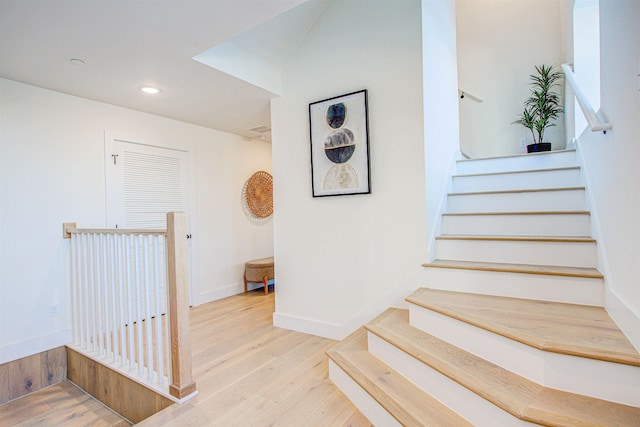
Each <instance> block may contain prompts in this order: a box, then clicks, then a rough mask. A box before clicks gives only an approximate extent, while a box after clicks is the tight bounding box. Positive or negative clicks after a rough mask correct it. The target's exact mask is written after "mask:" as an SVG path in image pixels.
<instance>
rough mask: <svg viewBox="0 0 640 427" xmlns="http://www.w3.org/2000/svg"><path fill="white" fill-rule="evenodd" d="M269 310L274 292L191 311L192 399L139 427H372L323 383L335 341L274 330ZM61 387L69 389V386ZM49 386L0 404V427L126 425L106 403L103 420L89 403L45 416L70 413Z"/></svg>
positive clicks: (66, 402)
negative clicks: (60, 407) (60, 408)
mask: <svg viewBox="0 0 640 427" xmlns="http://www.w3.org/2000/svg"><path fill="white" fill-rule="evenodd" d="M273 311H274V294H273V293H270V294H269V295H264V293H263V292H262V290H261V289H259V290H257V291H254V292H249V293H247V294H246V295H242V294H241V295H236V296H232V297H229V298H225V299H222V300H218V301H214V302H212V303H208V304H204V305H201V306H198V307H194V308H192V309H191V351H192V354H193V376H194V379H195V381H196V385H197V388H198V395H197V396H196V397H194V398H193V399H191V400H189V401H188V402H186V403H184V404H182V405H177V404H175V405H172V406H170V407H168V408H167V409H165V410H163V411H160V412H158V413H157V414H155V415H153V416H151V417H149V418H147V419H146V420H144V421H142V422H141V423H140V424H137V425H140V426H180V427H184V426H197V427H205V426H206V427H209V426H243V427H247V426H251V427H253V426H256V427H259V426H311V427H313V426H332V427H333V426H336V427H346V426H353V427H359V426H370V425H371V424H370V423H369V422H368V421H367V419H366V418H365V417H364V416H363V415H362V414H361V413H360V412H359V411H358V410H357V409H356V407H355V406H353V404H352V403H351V402H350V401H349V400H348V399H347V398H346V397H345V396H344V395H343V394H342V392H341V391H340V390H338V388H337V387H335V386H334V385H333V383H332V382H331V381H330V380H329V375H328V362H327V357H326V355H325V351H326V350H327V349H328V348H330V347H331V346H332V345H333V344H335V341H332V340H329V339H324V338H319V337H314V336H311V335H306V334H302V333H298V332H293V331H288V330H285V329H280V328H276V327H274V326H273V325H272V317H273ZM61 386H62V387H64V388H65V390H68V388H69V386H70V387H74V386H73V385H72V384H71V383H69V382H64V383H62V385H61ZM54 387H57V386H52V387H49V388H47V389H44V390H41V391H40V392H37V393H34V394H32V395H29V396H26V397H24V398H21V399H18V400H15V401H12V402H9V403H7V404H5V405H1V406H0V426H5V425H6V426H14V425H19V426H36V425H37V426H68V425H69V426H84V425H91V426H94V425H95V426H108V425H116V426H123V425H128V423H127V424H122V422H123V420H122V419H114V418H113V416H114V415H115V414H114V413H113V412H111V411H110V410H109V409H107V408H106V407H104V406H102V409H103V410H104V411H107V412H106V413H104V415H98V410H97V409H96V408H94V407H93V406H91V407H90V408H88V409H87V410H86V412H82V411H81V409H80V408H78V409H77V410H76V409H71V411H72V412H71V413H68V414H67V415H61V414H60V413H54V412H51V408H52V407H54V406H55V405H58V404H63V403H64V405H66V406H69V407H73V408H75V406H74V405H73V398H72V397H69V398H63V397H56V398H53V402H52V398H51V396H50V393H52V392H53V391H54ZM78 391H79V390H78ZM79 392H80V393H81V394H82V395H83V396H85V397H86V398H87V399H91V400H92V401H93V402H94V403H96V404H98V405H100V404H99V402H97V401H95V400H93V399H92V398H91V397H90V396H88V395H85V394H84V393H83V392H81V391H79ZM42 393H44V394H42ZM54 403H55V405H54ZM83 405H88V402H85V403H83ZM47 411H49V412H48V413H47ZM83 420H85V421H83Z"/></svg>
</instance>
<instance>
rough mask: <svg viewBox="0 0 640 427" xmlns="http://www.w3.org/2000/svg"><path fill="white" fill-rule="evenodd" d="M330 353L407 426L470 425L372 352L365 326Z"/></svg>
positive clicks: (338, 363)
mask: <svg viewBox="0 0 640 427" xmlns="http://www.w3.org/2000/svg"><path fill="white" fill-rule="evenodd" d="M327 356H328V357H329V358H330V359H331V360H333V361H334V362H335V363H336V364H337V365H338V366H339V367H340V368H341V369H342V370H343V371H344V372H345V373H346V374H347V375H349V377H351V379H353V380H354V381H355V382H356V383H358V384H359V385H360V386H361V387H362V388H363V389H364V390H365V391H366V392H367V393H368V394H369V395H370V396H371V397H372V398H373V399H375V400H376V401H377V402H378V403H379V404H380V405H381V406H382V407H383V408H385V410H387V412H389V413H390V414H391V415H392V416H393V417H394V418H395V419H396V420H398V422H400V423H401V424H402V425H404V426H425V425H433V426H439V427H440V426H442V427H446V426H451V427H454V426H471V424H470V423H468V422H467V421H465V420H464V419H463V418H461V417H460V416H459V415H457V414H456V413H455V412H453V411H451V410H450V409H449V408H447V407H446V406H444V405H442V404H441V403H440V402H438V401H437V400H436V399H434V398H433V397H431V396H430V395H428V394H427V393H425V392H424V391H423V390H421V389H419V388H418V387H416V386H415V385H414V384H413V383H411V382H410V381H408V380H406V379H405V378H404V377H403V376H402V375H400V374H398V373H397V372H395V371H394V370H393V369H391V368H389V367H388V366H387V365H385V364H384V363H382V362H380V361H379V360H378V359H377V358H376V357H375V356H373V355H372V354H371V353H369V352H368V351H367V334H366V331H365V330H364V329H363V328H361V329H359V330H358V331H356V332H355V333H353V334H352V335H350V336H349V337H347V338H346V339H345V340H343V341H342V342H340V343H338V344H337V345H336V346H334V347H333V348H332V349H331V350H329V351H327Z"/></svg>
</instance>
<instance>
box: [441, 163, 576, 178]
mask: <svg viewBox="0 0 640 427" xmlns="http://www.w3.org/2000/svg"><path fill="white" fill-rule="evenodd" d="M564 170H580V166H563V167H557V168H544V169H516V170H511V171H500V172H477V173H464V174H456V175H453V178H467V177H473V176H491V175H511V174H521V173H532V172H553V171H564Z"/></svg>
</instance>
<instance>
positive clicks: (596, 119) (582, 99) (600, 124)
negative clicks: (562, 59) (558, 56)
mask: <svg viewBox="0 0 640 427" xmlns="http://www.w3.org/2000/svg"><path fill="white" fill-rule="evenodd" d="M562 71H563V72H564V76H565V80H566V81H567V83H569V86H571V89H572V90H573V94H574V95H575V97H576V100H577V101H578V104H579V105H580V109H581V110H582V114H584V118H585V119H586V120H587V123H588V124H589V129H591V132H604V133H607V131H608V130H611V129H613V126H612V125H611V123H609V122H608V121H607V120H606V119H605V118H604V117H603V116H602V114H600V113H598V112H596V111H595V110H594V109H593V107H592V106H591V103H590V102H589V99H588V98H587V96H586V95H585V93H584V90H582V87H581V86H580V84H579V83H578V81H577V80H576V78H575V75H574V74H573V70H572V69H571V66H570V65H569V64H562Z"/></svg>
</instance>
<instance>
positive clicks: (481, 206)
mask: <svg viewBox="0 0 640 427" xmlns="http://www.w3.org/2000/svg"><path fill="white" fill-rule="evenodd" d="M584 209H585V191H584V190H555V191H534V192H525V193H518V192H515V193H480V194H450V195H449V196H448V197H447V211H448V212H451V213H467V212H469V213H472V212H549V211H578V210H584Z"/></svg>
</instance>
